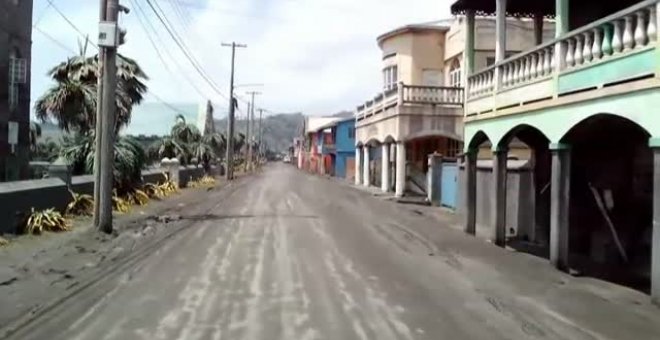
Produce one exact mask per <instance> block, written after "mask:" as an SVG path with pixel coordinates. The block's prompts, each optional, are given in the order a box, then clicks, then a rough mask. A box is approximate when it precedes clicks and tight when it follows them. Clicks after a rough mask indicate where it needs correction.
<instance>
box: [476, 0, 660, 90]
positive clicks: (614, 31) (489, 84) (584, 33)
mask: <svg viewBox="0 0 660 340" xmlns="http://www.w3.org/2000/svg"><path fill="white" fill-rule="evenodd" d="M659 2H660V0H647V1H643V2H641V3H639V4H636V5H634V6H631V7H629V8H627V9H624V10H622V11H620V12H617V13H615V14H612V15H610V16H608V17H605V18H603V19H600V20H597V21H595V22H593V23H591V24H589V25H587V26H584V27H581V28H579V29H577V30H574V31H572V32H569V33H567V34H565V35H564V36H562V37H561V38H559V39H555V40H553V41H549V42H547V43H544V44H541V45H539V46H537V47H535V48H534V49H532V50H529V51H526V52H523V53H521V54H518V55H515V56H513V57H511V58H508V59H506V60H504V61H502V62H500V63H497V64H495V65H493V66H490V67H488V68H486V69H484V70H482V71H480V72H478V73H475V74H473V75H472V76H470V77H469V78H468V90H467V91H468V99H472V98H477V97H482V96H486V95H491V94H494V93H495V92H498V91H503V90H508V89H512V88H516V87H520V86H522V85H526V84H530V83H535V82H537V81H541V80H544V79H549V78H551V77H552V76H553V75H554V74H561V73H567V72H572V71H573V70H576V69H579V68H583V67H586V66H589V65H592V64H595V63H599V62H601V61H605V60H609V59H614V58H617V57H620V56H623V55H626V54H631V53H635V52H636V51H640V50H643V49H645V48H647V47H649V46H655V45H656V43H657V41H658V21H657V15H658V13H657V9H656V8H657V6H658V3H659Z"/></svg>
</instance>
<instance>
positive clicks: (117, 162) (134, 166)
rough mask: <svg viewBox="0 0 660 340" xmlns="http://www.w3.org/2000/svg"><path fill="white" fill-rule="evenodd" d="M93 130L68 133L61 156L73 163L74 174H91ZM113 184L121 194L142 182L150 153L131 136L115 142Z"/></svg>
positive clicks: (93, 147) (93, 145) (63, 142)
mask: <svg viewBox="0 0 660 340" xmlns="http://www.w3.org/2000/svg"><path fill="white" fill-rule="evenodd" d="M95 146H96V145H95V142H94V133H93V132H92V133H88V134H84V135H83V134H75V135H73V136H65V137H63V140H62V149H61V150H60V157H62V158H64V159H65V160H67V161H68V163H69V164H71V166H72V168H73V174H74V175H81V174H89V173H92V171H93V168H94V150H95ZM113 147H114V162H113V166H114V169H113V176H114V187H115V188H116V189H117V191H118V192H119V193H124V192H126V191H129V190H130V189H131V188H133V187H135V185H136V184H137V183H139V182H140V181H141V172H142V169H143V168H144V166H145V164H146V160H147V155H146V153H145V151H144V149H142V147H141V146H140V144H139V143H138V142H137V141H135V140H134V139H133V138H131V137H123V136H120V137H119V138H118V139H117V140H116V141H115V144H114V146H113Z"/></svg>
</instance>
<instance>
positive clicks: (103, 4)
mask: <svg viewBox="0 0 660 340" xmlns="http://www.w3.org/2000/svg"><path fill="white" fill-rule="evenodd" d="M107 7H108V4H107V0H100V1H99V22H102V21H105V16H106V12H107ZM103 51H104V48H100V49H99V53H98V55H97V58H98V61H97V62H98V66H99V71H98V72H99V75H98V84H97V91H96V119H95V130H94V139H95V140H94V146H95V147H94V226H97V227H98V225H99V205H98V204H97V202H100V199H99V195H100V185H101V171H100V167H101V162H100V159H101V143H102V141H101V135H102V132H101V127H102V126H103V125H102V124H99V123H100V122H101V121H102V120H103V114H102V112H103V111H102V109H101V107H102V105H103V75H104V70H105V67H103V59H104V57H103V56H104V55H105V53H103Z"/></svg>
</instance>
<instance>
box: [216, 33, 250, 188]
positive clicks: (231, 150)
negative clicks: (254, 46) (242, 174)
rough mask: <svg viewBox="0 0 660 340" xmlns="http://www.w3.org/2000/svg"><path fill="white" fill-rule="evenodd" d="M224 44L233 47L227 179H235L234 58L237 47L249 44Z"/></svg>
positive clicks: (228, 116)
mask: <svg viewBox="0 0 660 340" xmlns="http://www.w3.org/2000/svg"><path fill="white" fill-rule="evenodd" d="M222 46H225V47H231V77H230V79H229V114H228V115H227V157H226V158H227V169H226V170H225V176H226V178H227V180H233V179H234V109H235V108H236V100H235V99H234V59H235V57H236V47H247V45H241V44H237V43H236V42H232V43H231V44H225V43H223V44H222Z"/></svg>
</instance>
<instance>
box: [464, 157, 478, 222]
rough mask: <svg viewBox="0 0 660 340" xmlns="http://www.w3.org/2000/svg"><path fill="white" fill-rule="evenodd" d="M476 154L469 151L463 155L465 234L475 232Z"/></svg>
mask: <svg viewBox="0 0 660 340" xmlns="http://www.w3.org/2000/svg"><path fill="white" fill-rule="evenodd" d="M477 153H478V149H469V150H468V151H467V153H466V154H465V233H466V234H470V235H475V234H476V232H477Z"/></svg>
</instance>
